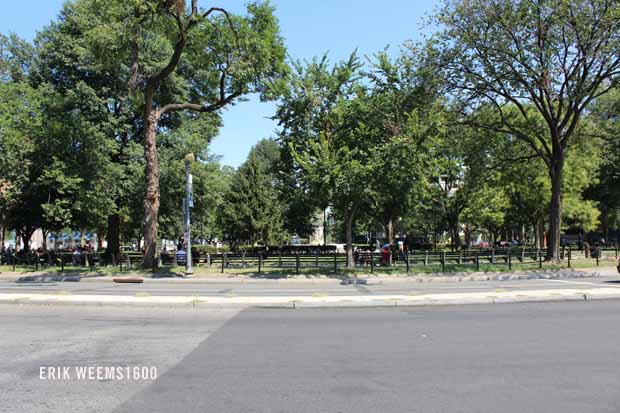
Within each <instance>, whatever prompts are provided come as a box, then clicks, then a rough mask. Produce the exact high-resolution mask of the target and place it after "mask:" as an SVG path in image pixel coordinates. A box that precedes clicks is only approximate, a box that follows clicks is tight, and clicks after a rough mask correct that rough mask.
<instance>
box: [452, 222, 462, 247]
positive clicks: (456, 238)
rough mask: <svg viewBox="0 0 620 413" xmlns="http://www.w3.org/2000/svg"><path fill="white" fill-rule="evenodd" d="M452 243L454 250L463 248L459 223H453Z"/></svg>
mask: <svg viewBox="0 0 620 413" xmlns="http://www.w3.org/2000/svg"><path fill="white" fill-rule="evenodd" d="M452 245H453V249H454V250H457V251H458V250H459V249H461V237H460V235H459V224H458V223H455V224H453V225H452Z"/></svg>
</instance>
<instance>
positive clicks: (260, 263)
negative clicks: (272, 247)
mask: <svg viewBox="0 0 620 413" xmlns="http://www.w3.org/2000/svg"><path fill="white" fill-rule="evenodd" d="M262 265H263V254H262V253H260V252H259V253H258V273H259V274H260V267H262Z"/></svg>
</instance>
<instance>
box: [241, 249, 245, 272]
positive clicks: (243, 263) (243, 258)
mask: <svg viewBox="0 0 620 413" xmlns="http://www.w3.org/2000/svg"><path fill="white" fill-rule="evenodd" d="M241 268H245V251H243V252H242V253H241Z"/></svg>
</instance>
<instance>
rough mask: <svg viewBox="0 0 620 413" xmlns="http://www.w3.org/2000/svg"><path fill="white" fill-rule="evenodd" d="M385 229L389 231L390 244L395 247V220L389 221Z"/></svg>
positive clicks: (388, 240) (388, 239)
mask: <svg viewBox="0 0 620 413" xmlns="http://www.w3.org/2000/svg"><path fill="white" fill-rule="evenodd" d="M385 229H386V230H387V231H386V232H387V242H388V244H390V245H394V220H393V219H392V218H390V219H388V221H387V224H386V225H385Z"/></svg>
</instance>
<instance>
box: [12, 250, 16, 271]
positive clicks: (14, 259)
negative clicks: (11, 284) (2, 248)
mask: <svg viewBox="0 0 620 413" xmlns="http://www.w3.org/2000/svg"><path fill="white" fill-rule="evenodd" d="M12 258H13V272H15V261H17V259H16V258H15V253H13V257H12Z"/></svg>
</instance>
